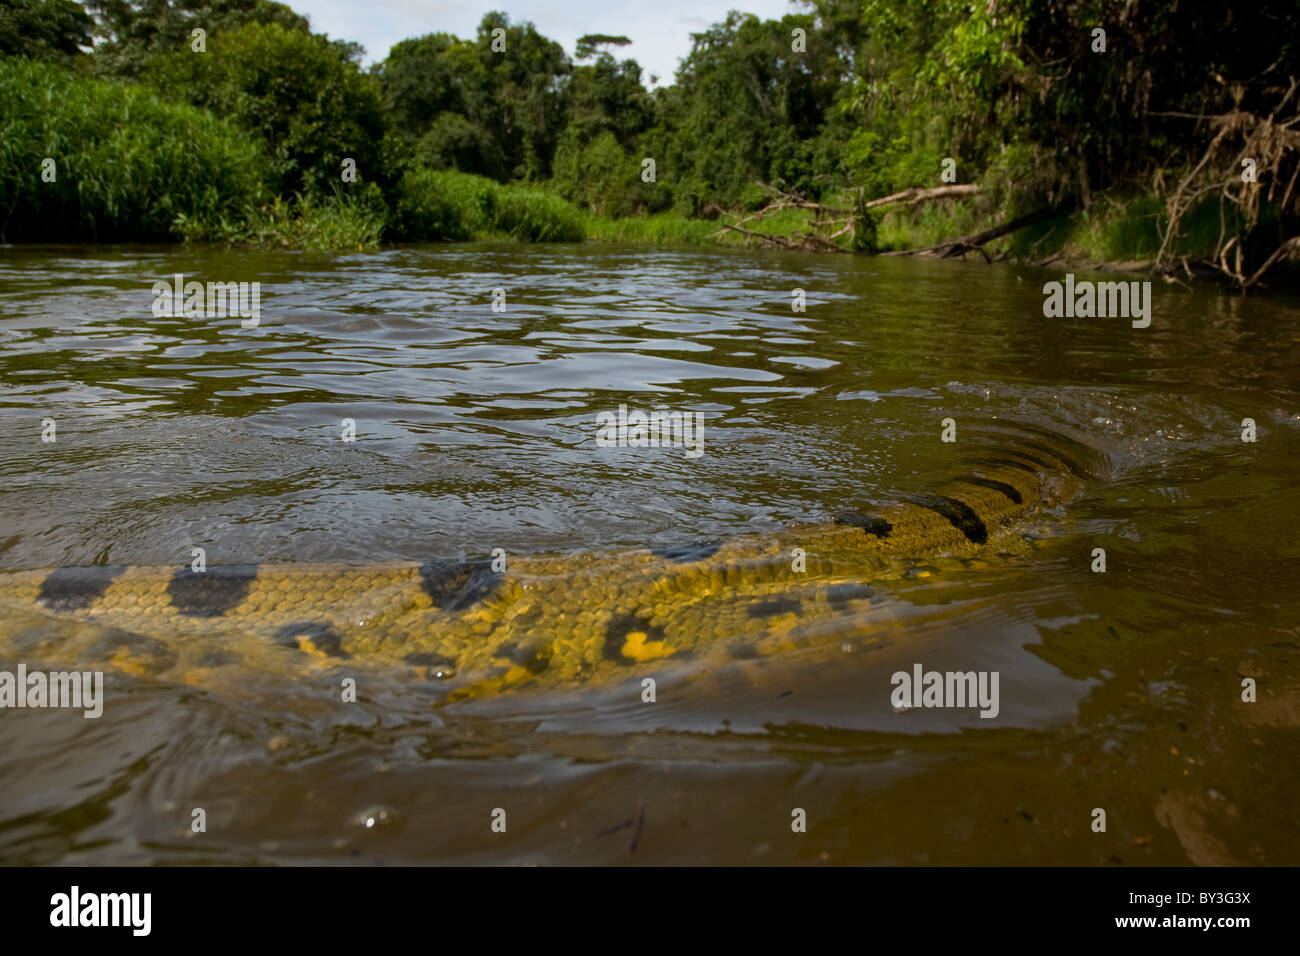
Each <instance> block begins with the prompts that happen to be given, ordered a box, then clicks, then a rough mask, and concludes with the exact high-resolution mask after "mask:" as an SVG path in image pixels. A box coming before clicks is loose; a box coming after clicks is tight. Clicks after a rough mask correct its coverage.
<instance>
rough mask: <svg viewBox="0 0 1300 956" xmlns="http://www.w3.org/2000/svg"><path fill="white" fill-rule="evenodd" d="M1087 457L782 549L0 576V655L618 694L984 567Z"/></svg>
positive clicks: (1033, 441)
mask: <svg viewBox="0 0 1300 956" xmlns="http://www.w3.org/2000/svg"><path fill="white" fill-rule="evenodd" d="M1096 456H1097V453H1096V452H1095V451H1094V450H1093V449H1091V448H1089V447H1088V446H1086V445H1083V444H1081V443H1079V442H1076V441H1074V440H1073V439H1067V438H1065V437H1064V436H1061V435H1059V434H1057V433H1055V432H1049V431H1048V430H1046V429H1039V428H1036V427H1032V426H1026V431H1025V432H1023V434H1021V435H1020V436H1019V437H1017V438H1016V439H1015V440H1014V441H1011V442H1009V443H1007V444H1005V445H1004V446H1001V447H998V448H996V449H989V450H986V452H985V457H983V458H977V459H974V460H972V461H970V462H969V470H967V471H964V472H961V477H959V478H956V479H954V480H952V481H949V482H946V483H944V484H941V485H939V486H938V487H936V488H934V489H933V490H932V491H931V492H930V493H927V494H921V495H912V496H907V497H905V498H903V499H902V500H899V501H896V502H893V503H890V504H887V505H885V506H883V507H880V508H875V509H864V510H863V511H846V512H842V513H840V514H838V515H836V516H834V517H833V518H831V519H830V520H826V521H822V522H818V523H810V524H803V525H795V526H792V527H790V528H787V529H786V530H784V531H779V532H775V533H766V534H763V533H744V534H740V535H737V536H735V537H733V538H730V539H727V540H722V541H698V542H694V543H689V544H680V545H674V546H668V547H663V548H646V549H640V550H630V551H625V552H621V553H615V554H561V555H517V556H511V557H510V558H509V561H508V565H507V568H506V569H505V570H501V571H498V570H494V567H493V562H492V561H490V560H441V561H427V562H423V563H420V562H409V563H391V564H376V565H357V564H351V565H343V564H301V565H295V564H281V565H270V564H263V565H246V566H227V567H212V568H209V569H207V570H204V571H194V570H191V568H189V567H181V568H174V567H139V566H128V567H112V566H92V567H78V568H58V569H54V570H42V571H13V572H7V573H3V574H0V607H4V608H6V609H7V610H8V611H9V616H8V618H7V620H5V621H4V622H0V652H3V653H4V654H5V655H6V656H9V657H22V658H24V659H32V658H39V659H42V660H49V661H60V660H61V661H64V662H67V663H69V664H75V665H76V666H79V667H84V666H86V665H87V664H88V663H90V662H95V663H96V665H97V666H98V665H99V664H101V663H102V664H104V665H107V666H109V667H115V668H117V669H119V670H124V671H127V672H136V673H139V674H144V675H149V676H159V675H166V676H169V677H176V678H177V679H180V680H183V681H186V682H190V683H196V682H198V681H197V680H196V675H198V676H201V675H202V674H204V673H208V672H211V671H212V670H213V669H216V668H220V667H222V666H224V665H231V664H235V663H243V664H245V665H247V666H251V667H255V668H260V669H262V670H269V671H274V670H276V669H277V668H279V669H281V670H287V671H291V672H292V671H301V670H303V669H304V668H305V667H306V668H319V667H327V668H328V667H357V666H372V665H373V666H380V667H389V668H391V667H399V666H400V667H405V668H414V669H416V671H417V673H418V676H420V677H422V678H427V679H428V680H429V681H430V682H433V683H437V684H438V685H439V688H440V690H441V691H445V693H443V694H442V695H441V696H442V698H443V699H445V700H459V699H465V698H473V697H482V696H489V695H493V694H498V693H501V692H503V691H508V690H512V689H514V688H519V687H525V686H533V687H558V686H575V685H587V684H594V683H601V682H612V681H615V680H619V679H623V678H627V677H630V676H634V675H635V676H639V675H641V674H643V673H645V672H647V670H648V669H653V668H656V667H659V666H661V665H665V664H667V665H671V664H674V663H677V662H684V661H701V660H702V661H705V662H706V663H707V662H712V661H718V662H720V661H727V660H736V659H748V658H758V657H767V656H770V655H773V654H776V653H778V652H781V651H783V650H789V649H794V648H798V647H801V646H806V645H807V644H809V643H811V642H816V641H818V640H826V639H827V636H826V635H827V634H828V633H831V632H833V631H834V625H835V624H836V622H839V624H840V626H841V627H842V626H843V622H844V620H845V619H846V617H850V618H851V617H852V616H853V615H855V614H857V613H867V612H869V611H870V610H871V609H872V607H873V606H874V605H878V604H879V603H880V597H879V596H878V594H877V591H876V590H875V587H877V586H880V585H881V583H882V582H885V583H888V582H889V581H891V580H898V579H900V578H902V577H903V576H904V575H905V574H906V571H907V568H908V567H909V566H910V565H912V564H914V563H915V562H916V561H917V560H924V559H926V558H933V557H936V556H955V557H977V556H979V555H982V554H987V555H996V554H997V553H999V551H1000V550H1001V549H1002V548H1003V547H1004V546H1006V545H1007V544H1008V543H1009V542H1012V541H1014V540H1015V535H1014V530H1015V524H1016V522H1017V521H1018V520H1020V519H1021V518H1023V517H1025V516H1027V515H1028V514H1030V513H1031V512H1033V511H1036V510H1039V509H1042V508H1044V507H1049V506H1053V505H1056V504H1059V503H1061V502H1063V501H1065V500H1066V499H1068V498H1069V497H1071V496H1072V495H1074V494H1076V493H1077V492H1078V491H1079V490H1080V489H1081V488H1082V486H1083V483H1084V481H1085V480H1086V479H1088V478H1089V477H1092V476H1093V474H1092V470H1091V469H1090V466H1089V461H1090V459H1095V458H1096Z"/></svg>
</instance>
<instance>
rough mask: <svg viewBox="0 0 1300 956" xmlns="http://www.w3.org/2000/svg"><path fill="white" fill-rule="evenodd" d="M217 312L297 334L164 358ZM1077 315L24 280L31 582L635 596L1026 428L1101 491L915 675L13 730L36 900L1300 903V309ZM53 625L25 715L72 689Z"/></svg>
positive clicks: (316, 678) (205, 697)
mask: <svg viewBox="0 0 1300 956" xmlns="http://www.w3.org/2000/svg"><path fill="white" fill-rule="evenodd" d="M176 273H181V274H184V275H185V276H186V277H187V278H195V279H201V280H205V281H206V280H218V281H248V282H258V283H260V317H259V322H258V324H257V326H256V327H253V328H244V327H242V326H241V322H240V320H239V318H237V317H201V316H188V317H186V316H167V315H157V314H155V311H154V308H153V306H154V301H155V297H154V293H153V291H152V287H153V284H154V283H155V282H156V281H159V280H168V281H169V280H170V279H171V277H172V276H174V275H175V274H176ZM1084 277H1085V276H1084V274H1082V273H1081V274H1080V276H1079V278H1081V279H1082V278H1084ZM1062 278H1063V276H1062V273H1061V272H1051V271H1045V270H1033V269H1028V268H1020V267H1014V266H1007V265H1001V264H999V265H992V266H989V265H985V264H983V263H978V264H976V263H973V262H972V263H962V262H929V261H910V260H903V259H882V258H859V257H849V256H843V257H824V256H822V257H814V256H802V255H795V254H766V253H753V252H736V251H683V250H662V249H653V248H648V247H628V246H602V245H583V246H549V247H537V246H533V247H523V246H513V245H461V246H419V247H407V248H396V249H390V250H385V251H381V252H377V253H371V254H356V255H342V256H326V255H320V254H309V253H291V252H265V251H244V250H219V249H203V248H199V249H190V248H184V247H164V246H131V247H30V246H8V247H0V571H19V570H29V569H44V568H58V567H65V566H87V565H164V566H165V565H171V566H182V565H186V564H188V563H189V562H190V561H191V555H192V553H193V552H192V549H194V548H196V547H201V548H203V549H204V552H205V554H206V561H207V563H208V564H209V565H211V566H218V565H231V564H234V565H248V564H269V563H301V562H355V563H371V562H392V561H411V560H418V561H424V560H428V559H435V558H477V559H487V558H488V556H489V555H490V554H491V553H492V552H493V551H494V549H501V551H502V553H504V554H508V555H535V554H567V553H575V554H576V553H582V554H597V555H610V556H611V558H610V559H611V560H617V555H619V554H620V553H626V552H628V551H629V550H630V549H637V548H645V547H647V546H653V547H662V548H674V547H683V546H688V545H690V543H691V542H697V541H702V540H726V539H727V538H729V537H730V536H734V535H740V534H757V535H762V534H768V533H776V532H777V531H779V530H780V529H782V528H784V527H786V526H788V525H791V524H797V523H801V522H809V521H819V520H823V519H825V518H826V517H827V516H828V515H832V514H836V513H840V512H843V511H844V510H846V509H853V510H858V511H861V510H864V509H868V508H870V507H871V506H872V505H873V504H878V503H881V502H889V501H896V500H899V499H900V498H901V497H905V496H908V495H911V494H916V493H920V492H923V491H924V490H925V489H926V488H928V487H932V486H933V485H934V484H935V483H936V482H938V481H940V480H942V479H944V478H946V477H950V476H951V475H952V474H953V473H954V469H955V468H957V467H958V466H959V464H960V461H961V460H962V459H963V458H972V457H974V458H979V457H983V458H990V457H996V456H997V455H998V454H999V446H1000V444H1002V443H1005V442H1006V441H1008V440H1009V438H1008V436H1012V435H1014V434H1016V433H1018V432H1019V431H1021V430H1025V429H1028V430H1032V431H1033V433H1034V434H1037V435H1054V436H1061V439H1062V440H1063V441H1069V442H1070V443H1072V445H1071V447H1082V448H1086V449H1089V450H1090V452H1091V453H1092V454H1093V457H1092V459H1091V463H1090V466H1089V474H1088V476H1087V481H1086V482H1084V483H1083V486H1082V489H1081V491H1080V492H1079V493H1078V494H1077V495H1075V496H1074V497H1072V498H1071V499H1070V500H1068V501H1066V502H1064V503H1062V504H1060V505H1059V506H1054V507H1051V508H1047V509H1043V510H1039V511H1037V512H1035V513H1033V514H1032V515H1030V516H1029V517H1028V518H1026V519H1024V520H1022V521H1020V522H1019V523H1018V524H1017V526H1016V529H1015V533H1016V538H1017V540H1018V541H1019V542H1020V543H1021V546H1020V547H1016V548H1012V549H1010V550H1005V549H1004V550H998V552H997V553H992V550H993V549H990V551H991V553H990V554H988V555H987V556H984V557H981V558H980V559H979V560H970V559H963V560H955V559H950V558H948V557H947V556H945V555H943V554H939V555H929V556H927V558H926V560H919V561H918V562H917V563H916V564H915V566H914V567H913V568H912V569H911V573H909V575H908V576H907V579H906V580H901V581H899V582H897V583H896V584H886V585H885V586H883V588H882V589H881V590H882V594H883V595H884V597H885V600H883V601H882V602H881V611H880V613H879V614H878V615H873V616H870V617H867V618H865V619H863V620H861V621H858V622H855V624H854V627H855V628H856V627H860V628H861V630H862V632H863V635H868V634H869V635H870V636H871V637H872V638H873V640H874V643H873V644H872V645H871V646H872V647H873V648H875V649H874V650H870V651H866V650H860V651H859V652H856V653H854V652H853V647H852V646H851V645H852V641H851V640H847V639H841V637H837V638H836V640H835V641H834V642H833V643H832V644H829V645H827V646H810V647H806V648H801V649H795V650H792V651H790V652H789V653H785V654H775V655H772V656H770V657H765V658H763V659H762V660H736V661H735V662H734V663H733V664H730V665H728V666H725V667H714V668H710V669H708V670H700V669H697V670H696V671H689V670H685V671H682V672H681V673H677V672H665V673H664V674H663V675H662V676H661V679H660V680H659V683H658V689H657V695H656V700H655V701H654V702H653V703H650V702H646V701H645V700H644V699H643V695H642V693H641V688H640V686H638V685H635V684H633V685H631V686H629V685H628V684H627V683H626V682H623V683H617V684H614V685H603V684H597V685H592V686H587V685H577V686H573V687H567V688H547V689H542V690H534V691H529V690H528V689H527V688H523V689H521V690H520V691H519V692H517V693H508V694H502V695H498V696H495V697H493V698H490V699H482V700H466V701H462V702H458V703H439V702H437V701H436V700H434V699H432V698H431V696H430V695H429V693H427V688H424V687H422V686H421V685H420V683H419V682H418V681H412V680H411V679H409V676H407V677H401V678H399V677H398V676H397V675H391V676H389V675H386V674H385V673H384V672H383V671H382V670H381V671H377V672H375V673H371V674H368V675H367V678H366V681H365V682H364V683H365V686H364V688H363V691H362V693H361V694H360V695H359V698H358V700H357V701H356V702H344V701H342V700H341V699H340V693H339V681H338V676H339V675H338V673H337V672H335V671H330V670H327V669H314V670H305V671H304V672H303V673H301V674H286V673H282V672H271V671H267V672H260V671H258V670H257V669H253V668H245V669H241V670H239V671H237V672H235V673H230V674H226V675H224V677H223V679H222V680H221V681H220V682H219V683H215V684H213V685H211V686H204V685H202V684H195V683H187V682H184V681H180V680H176V679H174V678H173V677H172V676H170V675H165V676H157V675H151V674H148V673H140V672H133V671H132V670H131V669H129V668H127V669H118V668H114V667H112V666H111V663H112V662H111V661H110V662H107V663H106V664H105V666H104V668H103V669H104V673H105V678H104V679H105V689H104V701H103V713H102V716H100V717H98V718H96V719H87V718H85V717H84V716H83V714H82V712H80V711H75V710H71V709H52V708H45V709H39V708H37V709H32V708H23V709H17V708H6V709H0V863H7V864H15V863H24V864H25V863H63V864H98V863H254V862H256V863H264V864H277V863H279V864H286V863H288V864H293V863H330V864H333V863H338V864H364V865H373V864H405V863H487V862H496V863H507V864H528V863H541V864H566V863H651V864H662V863H725V864H746V863H758V864H773V863H808V864H824V863H829V864H846V863H879V864H895V863H905V864H951V863H993V864H1021V863H1046V864H1058V863H1076V864H1096V865H1117V864H1120V865H1141V864H1165V863H1173V864H1179V863H1194V864H1231V863H1254V864H1290V865H1296V864H1300V804H1298V803H1297V800H1296V793H1297V771H1298V770H1300V583H1298V582H1300V534H1298V533H1297V532H1298V530H1300V529H1298V527H1297V524H1298V522H1297V516H1300V483H1298V482H1297V473H1298V469H1300V303H1296V302H1295V301H1289V300H1287V299H1285V298H1280V297H1279V298H1268V297H1258V298H1248V299H1242V298H1239V297H1232V296H1225V295H1220V294H1218V293H1217V292H1216V291H1215V290H1214V289H1212V288H1208V287H1205V288H1202V287H1192V288H1189V287H1186V286H1184V285H1180V284H1169V283H1165V282H1162V281H1160V280H1157V281H1156V282H1155V283H1153V288H1152V299H1151V321H1150V325H1149V326H1148V327H1146V328H1135V327H1133V325H1132V324H1131V323H1130V322H1129V321H1127V320H1125V319H1114V318H1108V319H1101V318H1081V317H1054V318H1048V317H1045V316H1044V313H1043V303H1044V293H1043V285H1044V283H1045V282H1048V281H1053V280H1055V281H1060V280H1061V279H1062ZM1090 278H1092V279H1105V278H1107V277H1106V276H1103V275H1097V274H1093V275H1091V276H1090ZM1112 278H1113V277H1112ZM1130 278H1131V277H1130ZM495 289H503V290H505V292H504V298H503V299H502V298H501V297H500V296H498V297H497V299H498V302H499V304H498V307H497V310H494V308H493V302H494V295H493V290H495ZM795 289H802V290H804V294H805V296H806V310H805V311H802V312H798V311H794V309H793V308H792V302H794V301H795V299H794V298H793V297H792V292H793V290H795ZM502 305H503V306H504V308H503V309H502V308H501V306H502ZM620 405H625V406H627V407H628V408H629V409H634V410H642V411H646V412H649V411H652V410H654V409H666V410H670V411H680V412H682V413H690V414H691V415H692V416H694V415H696V414H698V415H699V418H698V420H699V421H700V422H701V423H702V432H701V435H702V446H701V447H702V450H703V453H702V454H687V451H688V449H686V448H683V447H680V446H677V447H660V448H642V447H618V446H616V447H601V446H600V445H599V444H598V442H597V429H598V416H600V415H601V414H602V413H613V414H617V413H618V409H619V406H620ZM1246 419H1250V420H1251V421H1252V422H1253V423H1254V428H1253V435H1251V436H1249V437H1254V439H1255V440H1254V441H1246V440H1243V433H1244V432H1247V431H1249V429H1248V426H1247V425H1244V424H1243V422H1244V420H1246ZM50 420H52V421H53V422H54V423H55V427H56V430H57V432H56V435H57V437H56V440H55V441H52V442H51V441H43V440H42V437H43V435H46V433H47V431H48V426H47V425H46V424H44V423H46V422H48V421H50ZM345 420H350V421H351V423H352V424H351V426H350V427H351V428H352V429H354V432H355V439H356V440H355V441H345V440H343V435H344V432H345V430H346V429H348V428H349V426H348V425H347V424H346V423H345ZM692 420H694V418H692ZM947 420H951V421H950V422H949V423H948V425H945V422H946V421H947ZM948 426H951V427H950V430H949V435H948V437H954V438H955V441H944V440H943V437H944V432H945V428H946V427H948ZM1098 549H1100V550H1101V551H1103V552H1104V561H1105V570H1104V571H1101V570H1099V569H1098V564H1097V555H1098ZM324 599H325V598H324V597H323V598H322V600H324ZM554 599H555V600H564V598H563V595H562V594H557V595H556V596H555V598H554ZM581 610H583V609H582V608H580V607H579V608H575V609H574V611H575V613H577V612H580V611H581ZM6 613H8V612H6ZM15 613H17V612H15ZM14 620H15V618H14V617H13V616H12V615H10V622H9V623H7V624H0V671H10V672H14V671H16V669H17V667H18V666H19V665H20V664H22V665H24V666H25V667H26V668H28V669H37V668H39V667H40V665H41V662H40V659H39V657H35V656H32V655H31V653H30V648H31V647H32V646H33V644H32V643H31V635H32V633H33V629H36V630H39V629H40V628H41V627H43V626H44V625H43V624H42V623H41V620H40V617H39V614H37V615H34V616H31V617H26V618H23V619H22V622H21V627H20V626H19V625H18V624H15V623H14ZM849 636H850V637H853V636H855V635H849ZM917 665H919V666H920V667H921V668H922V669H923V670H925V671H928V670H932V669H933V670H937V671H940V672H970V671H974V672H977V673H983V674H991V673H996V674H997V675H998V677H999V683H998V693H999V701H998V708H997V713H996V716H993V717H991V718H988V717H981V716H980V712H979V710H978V709H973V708H970V707H964V708H963V707H913V708H899V707H897V706H895V704H894V702H893V701H891V693H892V691H893V690H894V684H893V675H895V674H897V673H899V672H907V673H909V674H910V673H911V672H912V671H913V668H914V667H915V666H917ZM88 666H89V665H88ZM96 666H99V665H96ZM1251 688H1253V691H1252V689H1251ZM1252 697H1253V699H1250V698H1252ZM196 809H201V810H202V811H203V813H202V818H203V820H204V828H203V829H202V832H196V829H195V826H194V820H195V819H197V818H196V816H195V810H196ZM1098 810H1102V811H1104V821H1105V829H1104V831H1102V830H1099V829H1098V826H1097V821H1098V819H1099V817H1098V816H1097V812H1096V811H1098ZM498 821H508V822H504V823H503V827H502V826H496V827H494V823H497V822H498ZM503 828H504V832H500V831H501V830H502V829H503Z"/></svg>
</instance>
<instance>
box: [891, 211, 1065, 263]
mask: <svg viewBox="0 0 1300 956" xmlns="http://www.w3.org/2000/svg"><path fill="white" fill-rule="evenodd" d="M1062 211H1063V207H1061V206H1044V207H1043V208H1042V209H1038V210H1035V211H1034V212H1031V213H1029V214H1028V215H1026V216H1020V217H1019V218H1017V219H1012V220H1011V221H1010V222H1004V223H1003V224H1002V225H1000V226H994V227H993V228H992V229H985V230H984V231H983V232H976V233H973V234H971V235H969V236H958V237H957V238H956V239H949V240H947V241H946V242H941V243H939V244H938V245H934V246H926V247H924V248H922V249H901V250H897V251H894V252H886V253H884V255H887V256H932V257H934V258H936V259H951V258H953V257H954V256H960V255H963V254H964V253H967V252H972V251H975V250H977V249H978V250H979V251H980V252H984V250H983V249H982V248H981V247H982V246H983V245H984V244H985V243H986V242H992V241H993V240H994V239H1000V238H1002V237H1003V236H1009V235H1011V233H1013V232H1016V231H1018V230H1020V229H1024V228H1025V227H1026V226H1032V225H1033V224H1034V223H1037V222H1042V221H1043V220H1044V219H1050V218H1051V217H1052V216H1055V215H1056V214H1057V213H1059V212H1062ZM984 256H985V258H987V257H988V253H984Z"/></svg>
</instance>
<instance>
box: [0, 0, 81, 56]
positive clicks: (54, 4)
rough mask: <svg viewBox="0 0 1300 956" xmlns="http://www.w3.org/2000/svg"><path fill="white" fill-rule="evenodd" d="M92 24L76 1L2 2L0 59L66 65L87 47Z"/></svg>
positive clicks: (10, 0) (21, 0)
mask: <svg viewBox="0 0 1300 956" xmlns="http://www.w3.org/2000/svg"><path fill="white" fill-rule="evenodd" d="M93 28H94V23H93V21H92V20H91V19H90V17H89V15H87V13H86V11H85V10H84V9H83V8H82V6H81V4H79V3H76V2H75V0H5V4H4V6H0V56H25V57H28V58H29V59H33V60H54V61H56V62H62V63H67V62H69V61H70V60H73V59H75V58H76V57H78V56H80V55H81V54H82V47H89V46H90V43H91V31H92V30H93Z"/></svg>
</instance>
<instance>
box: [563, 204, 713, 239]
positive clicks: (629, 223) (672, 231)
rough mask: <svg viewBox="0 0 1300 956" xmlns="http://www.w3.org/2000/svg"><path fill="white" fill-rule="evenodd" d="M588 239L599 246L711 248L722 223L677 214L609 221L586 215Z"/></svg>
mask: <svg viewBox="0 0 1300 956" xmlns="http://www.w3.org/2000/svg"><path fill="white" fill-rule="evenodd" d="M586 227H587V238H589V239H594V240H597V241H599V242H647V243H656V244H659V245H670V246H671V245H685V246H703V245H712V244H713V243H714V242H715V241H716V240H713V239H710V238H709V236H711V235H712V234H713V233H715V232H717V231H718V229H720V228H721V223H717V222H708V221H706V220H703V219H687V218H685V217H684V216H679V215H677V214H676V213H671V212H661V213H656V214H655V215H652V216H629V217H627V218H624V219H609V218H607V217H605V216H597V215H595V214H593V213H587V214H586Z"/></svg>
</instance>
